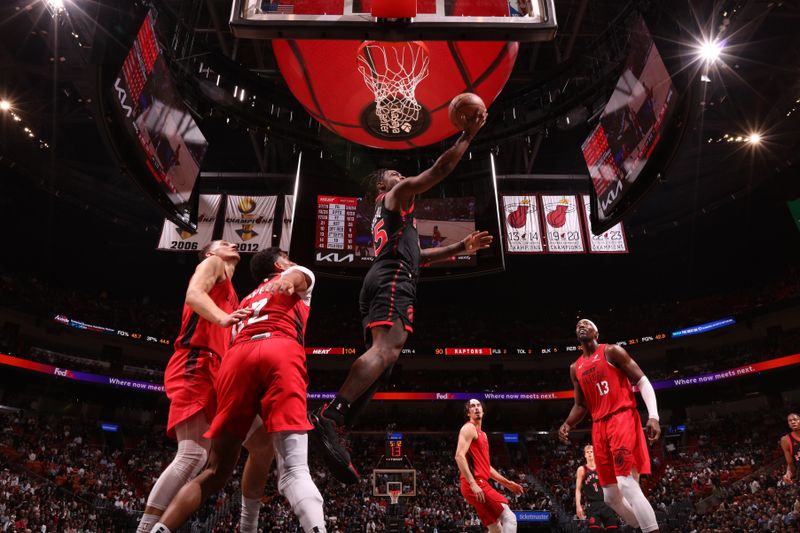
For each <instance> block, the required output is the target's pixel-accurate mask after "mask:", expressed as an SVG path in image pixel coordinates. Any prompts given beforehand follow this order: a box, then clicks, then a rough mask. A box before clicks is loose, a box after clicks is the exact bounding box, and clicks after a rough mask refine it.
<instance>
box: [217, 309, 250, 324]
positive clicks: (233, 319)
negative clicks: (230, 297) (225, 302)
mask: <svg viewBox="0 0 800 533" xmlns="http://www.w3.org/2000/svg"><path fill="white" fill-rule="evenodd" d="M252 314H253V310H252V309H250V308H248V307H245V308H244V309H237V310H236V311H234V312H233V313H231V314H229V315H226V316H225V318H223V319H221V320H220V321H219V325H220V326H222V327H223V328H229V327H231V326H233V325H234V324H238V323H239V322H241V321H242V320H244V319H245V318H247V317H249V316H250V315H252Z"/></svg>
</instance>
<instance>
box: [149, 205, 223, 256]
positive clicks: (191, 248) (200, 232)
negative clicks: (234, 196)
mask: <svg viewBox="0 0 800 533" xmlns="http://www.w3.org/2000/svg"><path fill="white" fill-rule="evenodd" d="M221 200H222V195H219V194H201V195H200V204H199V206H198V213H197V231H195V232H194V233H192V232H189V231H186V230H184V229H181V228H179V227H178V226H176V225H175V224H173V223H172V222H170V221H169V220H164V227H163V229H162V230H161V239H159V241H158V249H159V250H169V251H171V252H199V251H200V250H202V249H203V247H204V246H205V245H207V244H208V243H210V242H211V240H212V238H213V233H214V223H215V222H216V221H217V213H219V204H220V202H221Z"/></svg>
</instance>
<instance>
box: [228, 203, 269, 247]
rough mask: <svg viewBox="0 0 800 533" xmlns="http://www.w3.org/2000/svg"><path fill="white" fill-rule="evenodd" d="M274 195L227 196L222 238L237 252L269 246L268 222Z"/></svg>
mask: <svg viewBox="0 0 800 533" xmlns="http://www.w3.org/2000/svg"><path fill="white" fill-rule="evenodd" d="M277 203H278V197H277V196H236V195H229V196H228V205H227V209H226V211H225V228H224V229H223V231H222V238H223V239H224V240H226V241H228V242H231V243H233V244H235V245H236V248H237V249H238V250H239V252H240V253H255V252H258V251H260V250H263V249H265V248H269V247H270V246H272V225H273V222H274V219H275V206H276V205H277Z"/></svg>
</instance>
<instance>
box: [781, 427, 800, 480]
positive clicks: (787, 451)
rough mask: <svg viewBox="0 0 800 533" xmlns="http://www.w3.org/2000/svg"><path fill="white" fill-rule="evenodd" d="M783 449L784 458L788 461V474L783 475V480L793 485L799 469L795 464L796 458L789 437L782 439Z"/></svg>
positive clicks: (785, 436)
mask: <svg viewBox="0 0 800 533" xmlns="http://www.w3.org/2000/svg"><path fill="white" fill-rule="evenodd" d="M781 449H782V450H783V456H784V458H785V459H786V473H785V474H784V475H783V480H784V481H785V482H787V483H791V482H792V480H793V479H794V477H795V476H796V475H797V467H796V466H795V464H794V458H793V457H792V445H791V443H790V442H789V437H788V436H787V435H784V436H783V437H781Z"/></svg>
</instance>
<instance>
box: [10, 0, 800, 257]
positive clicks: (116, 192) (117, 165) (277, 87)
mask: <svg viewBox="0 0 800 533" xmlns="http://www.w3.org/2000/svg"><path fill="white" fill-rule="evenodd" d="M64 2H65V4H66V9H67V10H68V13H69V16H67V17H65V16H63V15H62V16H61V17H60V19H59V20H60V24H59V27H58V29H56V27H55V24H54V18H53V17H51V15H50V13H49V11H48V10H47V7H46V2H44V0H11V1H8V2H4V3H3V4H2V6H0V96H1V97H3V98H5V99H7V100H8V101H10V102H13V108H14V111H15V113H16V114H17V115H18V116H19V117H20V119H21V120H20V122H15V121H14V120H12V119H11V118H10V117H9V115H8V114H7V113H6V114H5V115H4V117H3V124H2V131H0V140H2V145H1V146H2V151H1V152H0V157H1V159H0V165H2V166H1V167H0V168H3V173H4V174H5V175H7V176H9V178H10V179H6V180H3V182H4V183H3V187H4V190H6V191H7V192H9V194H4V196H5V198H6V200H5V201H4V202H3V204H2V205H3V208H4V209H5V210H6V211H7V212H10V213H17V212H20V211H23V210H25V209H27V207H25V206H23V205H21V203H20V202H18V201H16V200H14V199H18V198H20V197H25V196H36V198H37V200H36V203H37V204H39V205H44V204H45V203H47V205H49V206H50V208H51V209H54V208H53V207H52V206H61V205H63V206H65V207H64V209H66V210H69V211H70V212H74V211H75V210H83V211H85V212H86V213H87V216H89V217H98V216H99V217H100V218H101V219H102V220H103V221H104V224H106V225H108V227H109V228H117V229H109V232H110V234H113V233H117V234H119V233H120V231H123V232H124V234H125V235H126V243H127V244H129V245H131V246H148V247H151V246H152V243H153V242H154V239H155V235H156V233H157V232H158V231H160V220H161V216H160V214H159V213H158V212H157V210H156V209H155V208H154V206H153V205H152V204H151V203H150V200H148V199H146V198H145V197H144V195H143V194H142V193H141V192H140V191H139V190H138V188H137V187H136V185H135V184H134V183H133V182H132V180H131V179H130V178H129V177H127V176H125V175H124V173H123V172H121V162H120V161H116V160H115V159H114V157H113V156H112V155H111V151H110V150H109V147H108V143H107V141H106V140H105V139H104V137H103V133H102V131H103V128H102V127H101V126H102V121H103V120H106V119H107V118H106V117H105V116H104V115H103V112H102V110H101V109H100V108H99V107H98V94H99V91H104V90H108V87H103V86H101V85H102V84H101V82H100V80H101V79H102V72H103V71H104V69H105V70H106V71H107V70H108V69H111V68H117V69H118V68H119V63H120V62H121V57H122V56H121V54H124V53H125V50H126V49H127V47H128V46H129V45H130V40H131V28H135V25H136V23H137V22H136V18H137V16H136V15H134V12H135V11H136V10H137V9H140V8H141V4H139V3H134V4H133V7H131V4H130V3H129V2H127V1H121V0H120V1H112V0H100V1H96V0H64ZM694 4H698V3H696V2H687V1H684V0H674V1H672V0H670V1H667V2H647V1H633V2H622V1H610V2H592V1H590V0H575V1H571V0H569V1H559V0H557V1H556V8H557V12H558V20H559V26H560V30H559V34H558V36H557V38H556V40H555V41H554V42H552V43H542V44H535V43H528V44H523V45H522V47H521V50H520V56H519V59H518V61H517V63H516V66H515V69H514V72H513V74H512V76H511V79H510V80H509V83H508V85H507V87H506V90H505V91H504V92H503V93H502V94H501V96H500V98H499V99H498V102H497V103H496V104H495V106H494V107H493V108H492V110H491V112H492V120H491V121H490V123H489V124H488V125H487V127H486V128H485V130H484V132H482V134H481V137H482V140H479V143H478V144H479V145H478V146H477V147H476V151H481V150H482V151H483V153H486V152H488V151H490V150H491V151H492V152H493V153H495V154H496V156H497V160H498V168H499V169H500V171H501V173H505V174H533V175H542V174H585V173H586V168H585V164H584V162H583V160H582V157H581V153H580V150H579V148H580V143H581V142H582V140H583V139H584V138H585V137H586V135H587V133H588V130H589V126H588V125H587V124H586V122H585V118H586V116H587V115H589V114H591V113H594V112H596V111H597V110H598V109H599V108H600V107H601V106H602V104H603V103H604V101H605V99H606V98H607V97H608V94H609V92H610V89H609V86H608V83H605V84H602V83H601V84H600V86H601V87H603V88H604V90H600V89H598V90H597V91H596V93H595V94H592V95H591V97H588V98H587V97H584V98H582V99H579V100H575V101H571V100H564V104H565V106H566V107H564V106H561V107H559V106H550V109H551V110H552V111H553V113H550V114H549V115H547V116H544V118H543V117H542V115H541V114H538V115H536V114H535V113H533V114H531V115H524V116H525V118H524V119H522V120H515V119H513V118H512V109H513V110H514V111H513V114H514V115H516V113H517V111H524V110H525V109H533V110H534V111H536V110H538V108H540V107H542V105H543V102H544V100H545V99H549V100H552V99H555V100H556V102H558V99H559V97H563V95H570V94H573V93H570V90H572V88H573V87H576V86H577V87H583V86H587V87H588V86H591V85H587V84H589V83H590V82H593V79H592V76H593V75H594V74H592V73H590V72H589V71H582V70H581V68H582V65H588V64H594V65H597V64H601V63H602V62H603V61H607V62H608V63H609V71H613V68H612V67H613V62H614V61H619V58H620V57H621V55H620V54H621V52H620V51H621V50H622V49H624V35H625V31H624V26H623V25H622V23H621V20H622V16H623V14H625V13H627V12H629V10H631V9H640V10H642V11H644V12H645V13H647V14H648V18H647V20H648V23H649V24H650V27H651V31H652V32H653V34H654V35H655V36H656V38H657V40H658V42H659V47H660V48H661V52H662V55H664V56H665V59H666V60H667V61H668V62H669V61H672V62H673V64H683V65H686V64H690V61H689V60H687V59H686V58H685V57H684V58H681V57H678V56H679V55H681V54H686V53H687V50H688V49H690V47H691V45H690V44H689V43H687V42H686V41H687V39H688V37H689V36H695V37H696V38H697V39H701V38H702V36H703V35H706V36H713V35H720V36H721V37H722V38H724V39H725V44H726V48H725V50H724V51H723V56H722V58H721V61H719V62H718V63H717V64H716V65H715V66H714V67H713V68H712V69H710V70H709V71H708V73H707V74H708V77H709V82H701V81H700V80H699V75H700V74H701V73H706V72H705V71H704V70H703V67H702V64H700V63H694V64H692V65H691V66H689V67H688V68H689V69H692V68H693V69H695V71H694V72H693V79H692V81H691V82H690V83H691V88H692V90H693V91H694V98H695V103H694V106H695V109H694V113H692V115H691V123H690V124H689V126H688V128H687V134H686V135H685V137H684V139H683V140H682V144H681V148H680V150H679V152H678V156H677V157H676V158H675V160H674V161H673V163H672V165H671V167H670V169H669V171H668V172H666V173H665V174H664V176H663V179H662V181H660V182H659V183H657V184H656V185H655V186H654V187H653V189H652V190H651V191H650V192H649V194H648V195H647V197H646V198H645V199H644V201H642V202H641V203H640V204H639V205H638V206H637V207H636V208H635V209H634V210H633V212H631V213H630V214H629V216H628V218H627V219H626V222H627V225H628V230H629V233H630V235H631V237H632V242H633V243H635V244H634V246H639V248H640V249H650V248H657V249H659V250H661V252H662V253H663V254H665V255H666V254H673V253H677V252H678V250H680V249H682V247H684V246H686V244H687V242H689V243H690V246H693V247H695V248H703V247H705V245H706V243H707V240H708V237H707V235H710V234H712V233H713V232H716V235H718V237H715V238H717V239H719V240H720V242H724V243H725V246H726V247H731V246H736V243H738V242H741V240H742V239H747V240H749V239H752V238H753V235H754V234H758V230H759V226H760V225H765V224H769V225H771V226H769V227H768V229H769V231H766V230H765V232H766V233H768V235H767V237H766V238H767V239H768V240H769V241H770V242H773V241H774V242H779V243H780V242H793V243H795V246H794V247H796V244H797V238H796V235H795V233H796V231H795V229H794V228H793V227H792V224H791V219H790V218H789V215H788V210H787V209H786V207H785V204H784V203H785V201H787V200H789V199H793V198H795V197H797V196H800V187H799V186H798V183H800V180H798V179H797V174H798V171H797V168H798V154H800V150H798V148H800V146H798V145H799V144H800V128H799V127H798V120H797V118H798V115H800V110H798V112H793V109H795V108H800V103H798V102H800V79H799V77H798V72H800V32H797V31H796V27H797V26H798V23H800V11H798V8H797V7H796V5H795V4H793V3H790V2H779V1H770V2H767V1H763V0H740V1H726V2H720V1H717V2H715V3H712V2H705V3H702V4H704V6H703V7H698V6H696V5H694ZM158 5H159V8H160V9H161V10H162V12H163V13H165V14H166V15H167V16H169V17H172V18H173V19H174V20H176V21H179V22H178V23H177V24H176V26H175V31H174V33H172V34H171V35H166V36H163V37H166V38H169V39H171V42H172V43H177V44H178V45H180V51H181V53H182V54H183V57H182V60H186V61H187V62H188V61H189V60H190V59H191V58H192V57H193V56H197V55H198V54H203V55H208V56H209V57H212V56H213V58H214V60H215V61H216V62H217V64H218V65H220V66H221V67H220V68H222V67H225V66H226V65H227V68H229V69H230V72H231V73H233V74H231V75H236V74H235V73H237V72H248V76H251V78H248V79H251V80H254V83H256V84H257V86H258V89H259V90H261V91H264V92H266V93H267V94H270V95H271V97H272V98H273V99H274V101H275V102H278V103H279V105H281V106H283V107H284V109H289V110H291V111H292V112H293V113H294V116H295V117H296V118H295V120H294V121H293V123H292V124H288V125H287V124H281V123H278V122H276V121H272V122H271V120H273V119H272V117H256V119H257V120H254V121H253V123H250V122H249V121H247V120H241V117H237V116H236V114H235V113H234V112H233V111H231V112H230V114H228V112H227V110H226V109H225V108H224V106H220V105H216V107H215V106H214V105H209V106H203V105H202V102H200V101H199V100H198V99H194V100H192V103H193V104H195V109H196V110H197V111H198V112H199V113H201V114H202V117H203V120H202V123H201V127H202V129H203V131H204V133H205V134H206V136H207V137H208V138H209V140H210V142H211V147H210V150H209V154H208V159H207V161H206V164H205V165H204V167H205V168H204V171H209V172H260V173H266V174H288V173H291V172H293V171H294V167H295V165H296V156H295V155H294V154H295V153H296V152H297V151H298V150H303V151H304V152H306V153H312V154H314V155H315V157H313V158H309V161H311V163H310V166H309V171H310V172H312V173H316V174H319V175H324V176H325V177H326V179H330V180H332V181H335V182H337V183H338V182H342V183H344V182H350V183H349V185H348V187H351V188H352V187H353V184H354V183H355V181H356V180H357V179H358V178H359V177H360V175H362V174H363V173H364V172H365V171H367V170H369V169H370V168H372V167H373V166H374V165H376V164H378V163H381V164H385V163H387V162H389V163H394V164H398V165H400V166H401V167H403V168H405V169H406V171H407V172H413V170H414V168H415V167H417V166H420V165H421V166H424V165H427V164H428V163H430V162H431V161H432V160H433V158H434V157H435V156H436V155H437V153H438V152H439V151H440V150H441V149H442V146H440V145H437V146H435V147H433V148H432V149H430V150H419V151H414V152H408V153H403V154H391V155H388V154H386V153H383V152H379V151H376V150H370V149H365V148H363V147H360V146H357V145H353V144H351V143H348V142H345V141H343V140H341V139H339V138H337V137H335V136H334V135H333V134H330V133H328V132H327V131H326V130H324V129H320V128H318V127H317V126H316V124H311V125H309V121H308V119H307V115H305V113H304V111H303V109H302V108H301V106H300V105H299V104H298V103H297V102H296V101H294V99H293V98H292V96H291V94H290V93H289V91H288V88H287V87H286V84H285V83H284V81H283V80H282V78H281V76H280V74H279V72H278V70H277V68H276V63H275V59H274V55H273V54H272V48H271V45H270V42H269V41H255V40H248V39H236V38H234V36H233V35H232V34H231V32H230V30H229V29H228V26H227V17H228V15H229V10H230V1H229V0H162V1H161V2H159V3H158ZM179 59H181V58H179ZM187 64H188V63H187ZM701 70H703V72H700V71H701ZM609 79H611V80H612V81H613V79H614V76H610V77H609ZM543 80H550V81H551V82H552V83H550V84H547V83H543ZM594 81H595V82H596V81H597V80H594ZM555 82H558V83H559V84H561V86H562V89H563V91H557V90H556V91H553V87H554V86H555V84H556V83H555ZM182 83H183V84H184V85H183V86H184V87H188V89H187V91H188V92H189V93H191V90H190V89H191V78H190V76H189V75H188V74H187V77H186V78H185V79H183V80H182ZM612 86H613V83H612ZM606 90H607V91H606ZM520 102H521V103H520ZM548 104H549V102H548ZM565 113H575V114H574V115H571V116H573V117H579V118H580V117H583V120H580V119H579V120H578V121H577V123H578V125H577V126H575V124H572V125H571V126H570V127H568V128H567V127H565V126H564V122H563V116H564V114H565ZM231 117H233V118H234V120H232V121H231V120H230V118H231ZM559 119H562V120H559ZM526 121H527V122H526ZM24 128H28V129H29V131H25V129H24ZM268 128H269V129H268ZM755 131H758V132H760V133H761V135H762V142H761V144H760V145H758V146H753V145H750V144H748V143H746V142H737V141H732V142H728V141H727V139H728V138H729V137H733V138H734V139H736V138H737V137H743V138H745V137H746V136H747V135H749V134H750V133H751V132H755ZM31 133H32V134H33V136H31V135H30V134H31ZM726 135H727V136H728V137H726ZM476 159H477V158H476ZM454 178H455V179H452V180H449V181H450V182H451V184H450V185H448V186H450V187H459V185H458V184H459V183H466V182H469V181H470V180H475V179H482V178H481V170H480V167H477V166H475V165H474V164H473V163H470V162H466V163H465V164H463V165H462V167H461V169H460V171H459V174H458V175H457V176H454ZM259 179H260V180H261V181H260V182H259V183H264V179H263V178H259ZM509 183H510V185H509V186H510V187H513V188H515V189H516V190H523V189H527V190H532V189H538V188H540V186H547V187H557V188H562V189H563V188H569V190H576V191H579V190H580V191H585V190H586V188H587V187H588V181H585V182H583V181H581V182H576V181H574V180H571V181H569V182H564V183H558V182H556V183H555V184H552V183H550V184H545V182H539V181H536V180H533V181H530V180H528V181H521V182H513V183H512V182H509ZM252 185H253V184H252V183H251V182H248V181H246V180H245V181H241V180H239V181H234V180H230V181H226V180H225V179H224V178H213V179H212V178H209V179H206V180H205V182H204V187H205V188H206V189H211V190H223V191H224V190H227V189H228V188H231V189H233V190H241V189H242V188H243V187H244V188H248V187H251V186H252ZM45 199H46V200H45ZM48 213H49V214H48V215H47V218H46V223H47V224H51V225H53V226H54V227H61V226H59V221H58V211H57V210H56V211H52V210H51V211H49V212H48ZM714 228H716V229H714ZM52 238H54V239H57V238H58V237H52ZM687 239H689V240H688V241H687ZM793 254H794V255H790V256H787V257H789V258H796V257H797V256H796V252H793Z"/></svg>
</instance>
